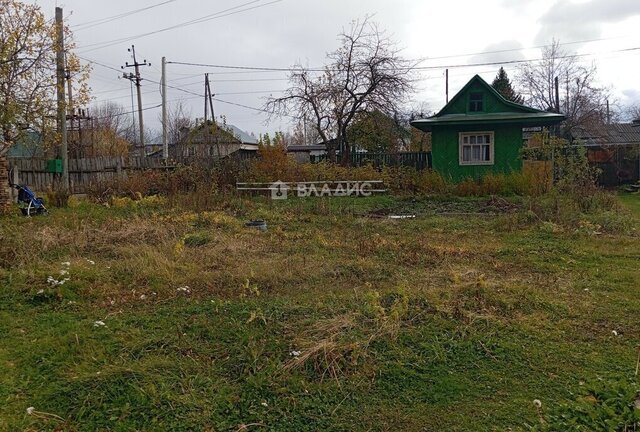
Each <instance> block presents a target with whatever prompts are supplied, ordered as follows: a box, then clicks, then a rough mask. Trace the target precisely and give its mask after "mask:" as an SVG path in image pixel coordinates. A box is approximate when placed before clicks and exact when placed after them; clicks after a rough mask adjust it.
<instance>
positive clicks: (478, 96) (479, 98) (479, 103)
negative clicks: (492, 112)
mask: <svg viewBox="0 0 640 432" xmlns="http://www.w3.org/2000/svg"><path fill="white" fill-rule="evenodd" d="M483 101H484V97H483V95H482V93H479V92H474V93H470V94H469V112H482V111H484V103H483Z"/></svg>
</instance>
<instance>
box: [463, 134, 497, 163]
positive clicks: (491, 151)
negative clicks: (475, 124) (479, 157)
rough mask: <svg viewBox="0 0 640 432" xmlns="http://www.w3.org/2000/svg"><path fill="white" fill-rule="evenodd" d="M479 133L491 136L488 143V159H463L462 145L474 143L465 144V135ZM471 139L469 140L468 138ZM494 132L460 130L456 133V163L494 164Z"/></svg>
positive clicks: (470, 135)
mask: <svg viewBox="0 0 640 432" xmlns="http://www.w3.org/2000/svg"><path fill="white" fill-rule="evenodd" d="M479 135H489V136H490V137H491V142H490V143H489V160H488V161H464V160H463V158H462V156H463V147H464V146H472V145H475V144H465V143H464V138H465V137H472V136H479ZM469 141H471V140H469ZM495 141H496V140H495V132H493V131H478V132H460V133H459V134H458V163H459V164H460V165H461V166H475V165H493V164H494V155H495Z"/></svg>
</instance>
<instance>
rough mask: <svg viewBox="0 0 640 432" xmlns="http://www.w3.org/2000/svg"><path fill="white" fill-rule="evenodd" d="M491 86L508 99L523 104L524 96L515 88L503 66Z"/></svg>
mask: <svg viewBox="0 0 640 432" xmlns="http://www.w3.org/2000/svg"><path fill="white" fill-rule="evenodd" d="M491 87H493V88H494V89H496V90H497V91H498V93H500V94H501V95H502V97H503V98H505V99H506V100H508V101H511V102H515V103H517V104H522V103H523V102H524V98H523V97H522V96H521V95H520V94H519V93H518V92H516V91H515V90H514V88H513V86H512V85H511V80H510V79H509V76H508V75H507V72H506V71H505V70H504V68H502V67H501V68H500V70H499V71H498V75H496V78H495V79H494V80H493V83H491Z"/></svg>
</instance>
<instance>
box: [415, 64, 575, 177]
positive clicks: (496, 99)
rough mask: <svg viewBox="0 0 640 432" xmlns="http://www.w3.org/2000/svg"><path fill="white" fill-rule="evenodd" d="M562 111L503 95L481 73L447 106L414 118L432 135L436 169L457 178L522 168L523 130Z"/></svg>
mask: <svg viewBox="0 0 640 432" xmlns="http://www.w3.org/2000/svg"><path fill="white" fill-rule="evenodd" d="M562 120H564V116H563V115H562V114H556V113H551V112H545V111H540V110H537V109H534V108H530V107H527V106H524V105H520V104H517V103H514V102H510V101H508V100H506V99H505V98H503V97H502V96H501V95H500V93H498V92H497V91H496V90H495V89H494V88H493V87H491V86H490V85H489V84H488V83H487V82H486V81H485V80H483V79H482V78H481V77H480V76H479V75H476V76H474V77H473V78H472V79H471V81H469V82H468V83H467V84H466V85H465V86H464V87H463V88H462V90H460V92H458V94H456V95H455V96H454V97H453V98H452V99H451V101H450V102H449V103H448V104H447V105H445V107H444V108H442V110H441V111H440V112H439V113H438V114H436V115H434V116H432V117H429V118H426V119H420V120H415V121H413V122H411V125H412V126H413V127H416V128H418V129H420V130H421V131H423V132H431V134H432V160H433V169H434V170H435V171H437V172H439V173H440V174H442V175H443V176H444V177H446V178H447V179H450V180H452V181H461V180H464V179H466V178H475V179H477V178H480V177H482V176H483V175H485V174H488V173H509V172H513V171H520V170H522V159H521V157H520V150H521V149H522V147H523V145H524V139H523V131H522V130H523V128H531V127H545V126H552V125H555V124H558V123H560V122H561V121H562Z"/></svg>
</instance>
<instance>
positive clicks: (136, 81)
mask: <svg viewBox="0 0 640 432" xmlns="http://www.w3.org/2000/svg"><path fill="white" fill-rule="evenodd" d="M128 51H129V52H130V53H131V54H132V56H133V64H129V62H125V64H124V66H122V67H121V68H122V69H124V68H125V67H132V68H134V70H135V74H133V73H129V74H127V73H126V72H125V73H124V74H123V75H122V76H123V78H125V79H128V80H129V81H131V82H132V83H134V84H135V85H136V90H137V91H138V129H139V131H138V132H139V133H140V148H141V152H142V154H141V155H140V156H144V155H145V148H144V120H143V115H142V77H141V76H140V66H151V63H147V61H146V60H144V61H143V62H142V63H138V60H137V59H136V47H135V46H133V45H131V48H129V49H128Z"/></svg>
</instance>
